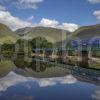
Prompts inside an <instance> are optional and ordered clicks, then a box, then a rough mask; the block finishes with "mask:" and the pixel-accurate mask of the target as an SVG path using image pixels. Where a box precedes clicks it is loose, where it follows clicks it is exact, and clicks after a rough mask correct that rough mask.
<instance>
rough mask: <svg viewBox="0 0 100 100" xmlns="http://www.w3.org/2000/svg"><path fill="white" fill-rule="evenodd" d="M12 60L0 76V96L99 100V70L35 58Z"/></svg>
mask: <svg viewBox="0 0 100 100" xmlns="http://www.w3.org/2000/svg"><path fill="white" fill-rule="evenodd" d="M21 60H22V59H21ZM14 63H15V65H16V68H14V69H13V70H11V71H9V73H7V74H6V75H4V76H3V77H1V78H0V100H100V72H99V71H96V70H90V69H88V70H86V69H83V68H77V67H76V68H75V67H73V66H67V65H66V66H64V65H60V64H57V63H56V64H55V63H49V62H43V61H35V60H32V61H31V62H25V61H23V60H22V61H20V60H19V59H16V60H15V62H14Z"/></svg>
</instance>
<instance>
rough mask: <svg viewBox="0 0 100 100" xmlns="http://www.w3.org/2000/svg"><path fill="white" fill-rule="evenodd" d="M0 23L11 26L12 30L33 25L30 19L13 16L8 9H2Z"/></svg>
mask: <svg viewBox="0 0 100 100" xmlns="http://www.w3.org/2000/svg"><path fill="white" fill-rule="evenodd" d="M0 23H3V24H5V25H7V26H9V27H10V28H11V29H12V30H15V29H18V28H23V27H27V26H28V27H29V26H32V25H33V24H32V23H30V22H28V21H23V20H21V19H19V18H18V17H14V16H12V15H11V13H10V12H8V11H0Z"/></svg>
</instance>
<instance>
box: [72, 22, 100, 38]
mask: <svg viewBox="0 0 100 100" xmlns="http://www.w3.org/2000/svg"><path fill="white" fill-rule="evenodd" d="M74 37H78V38H80V39H91V38H93V37H99V38H100V24H97V25H92V26H83V27H80V28H79V29H78V30H76V31H75V32H73V33H72V37H71V38H74Z"/></svg>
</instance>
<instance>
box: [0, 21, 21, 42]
mask: <svg viewBox="0 0 100 100" xmlns="http://www.w3.org/2000/svg"><path fill="white" fill-rule="evenodd" d="M18 38H19V36H18V35H17V34H14V32H13V31H12V30H11V29H10V28H8V27H7V26H6V25H4V24H1V23H0V44H3V43H15V42H16V41H17V39H18Z"/></svg>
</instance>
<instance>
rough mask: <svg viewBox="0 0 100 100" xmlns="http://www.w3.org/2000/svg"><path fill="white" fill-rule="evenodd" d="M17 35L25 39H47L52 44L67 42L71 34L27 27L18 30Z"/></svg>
mask: <svg viewBox="0 0 100 100" xmlns="http://www.w3.org/2000/svg"><path fill="white" fill-rule="evenodd" d="M15 33H16V34H18V35H20V36H21V37H22V38H25V39H33V38H35V37H38V36H41V37H45V38H46V39H47V40H48V41H50V42H52V43H56V42H59V41H63V40H66V37H67V35H68V34H69V32H68V31H64V30H61V29H56V28H50V27H32V28H30V27H27V28H23V29H18V30H17V31H15Z"/></svg>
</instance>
